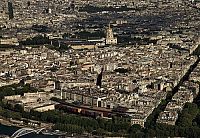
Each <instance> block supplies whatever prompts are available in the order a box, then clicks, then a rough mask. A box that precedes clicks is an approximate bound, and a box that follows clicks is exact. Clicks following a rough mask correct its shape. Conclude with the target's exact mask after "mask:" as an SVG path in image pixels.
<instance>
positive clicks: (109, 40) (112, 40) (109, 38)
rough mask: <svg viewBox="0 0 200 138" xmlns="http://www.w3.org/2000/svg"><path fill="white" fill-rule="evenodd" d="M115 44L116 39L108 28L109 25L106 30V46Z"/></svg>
mask: <svg viewBox="0 0 200 138" xmlns="http://www.w3.org/2000/svg"><path fill="white" fill-rule="evenodd" d="M116 44H117V38H116V37H114V35H113V30H112V28H111V27H110V24H109V26H108V28H107V29H106V45H116Z"/></svg>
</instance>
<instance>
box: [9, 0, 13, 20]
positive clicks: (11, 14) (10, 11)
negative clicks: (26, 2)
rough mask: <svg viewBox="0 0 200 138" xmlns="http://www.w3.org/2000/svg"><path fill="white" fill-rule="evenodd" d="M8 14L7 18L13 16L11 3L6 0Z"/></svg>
mask: <svg viewBox="0 0 200 138" xmlns="http://www.w3.org/2000/svg"><path fill="white" fill-rule="evenodd" d="M8 16H9V20H11V19H13V18H14V13H13V4H12V2H11V1H8Z"/></svg>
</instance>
